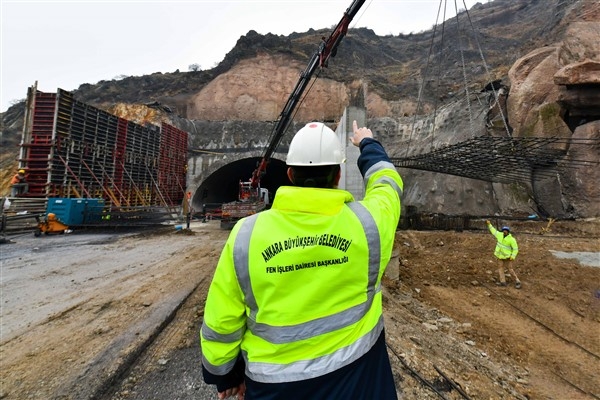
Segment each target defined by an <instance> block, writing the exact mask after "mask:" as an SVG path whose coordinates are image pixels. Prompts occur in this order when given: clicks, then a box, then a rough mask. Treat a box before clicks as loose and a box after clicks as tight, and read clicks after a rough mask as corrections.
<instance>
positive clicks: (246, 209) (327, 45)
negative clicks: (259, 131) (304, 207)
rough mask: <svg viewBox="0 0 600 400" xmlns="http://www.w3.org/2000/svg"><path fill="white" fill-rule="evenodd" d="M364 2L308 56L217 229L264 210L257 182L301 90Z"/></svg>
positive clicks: (264, 193) (331, 52)
mask: <svg viewBox="0 0 600 400" xmlns="http://www.w3.org/2000/svg"><path fill="white" fill-rule="evenodd" d="M364 2H365V0H354V1H353V2H352V4H351V5H350V7H348V9H347V10H346V12H345V13H344V16H343V17H342V19H341V20H340V22H339V23H338V24H337V26H336V28H335V29H334V30H333V32H332V33H331V34H330V35H329V37H328V38H325V37H323V41H322V42H321V43H320V45H319V48H318V49H317V50H316V51H315V53H314V54H313V56H312V57H311V59H310V61H309V62H308V65H307V67H306V69H305V70H304V71H303V72H302V74H301V75H300V78H299V79H298V82H297V83H296V86H295V87H294V90H293V91H292V93H291V94H290V96H289V97H288V99H287V102H286V103H285V106H284V107H283V110H282V111H281V114H280V115H279V118H278V120H277V123H276V124H275V127H274V128H273V131H272V133H271V137H270V140H269V144H268V146H267V148H266V149H265V151H264V153H263V156H262V158H261V160H260V162H259V163H258V166H257V168H256V169H255V170H254V172H253V173H252V176H251V178H250V180H248V181H241V182H240V183H239V194H238V200H237V201H233V202H229V203H225V204H223V206H222V216H221V228H223V229H231V228H233V226H234V225H235V223H236V222H237V221H238V220H239V219H241V218H244V217H247V216H249V215H252V214H255V213H257V212H260V211H262V210H264V209H266V208H267V207H268V205H269V192H268V190H267V189H265V188H261V187H260V180H261V178H262V177H263V176H264V175H265V174H266V171H267V166H268V164H269V161H270V160H271V157H272V156H273V153H274V152H275V150H276V149H277V147H278V146H279V143H280V142H281V139H282V138H283V136H284V134H285V132H286V130H287V128H288V126H289V124H290V122H291V121H292V115H293V113H294V110H295V109H296V106H297V105H298V103H299V102H300V100H301V98H302V95H303V93H304V91H305V89H306V88H307V87H308V84H309V83H310V80H311V78H312V76H313V75H314V73H315V72H316V71H317V70H318V69H319V68H327V65H328V62H329V59H330V57H335V55H336V54H337V48H338V46H339V44H340V43H341V41H342V39H343V38H344V36H346V33H347V32H348V26H349V25H350V22H351V21H352V19H353V18H354V17H355V16H356V14H357V13H358V10H360V8H361V7H362V5H363V4H364Z"/></svg>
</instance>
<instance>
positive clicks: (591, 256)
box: [550, 250, 600, 267]
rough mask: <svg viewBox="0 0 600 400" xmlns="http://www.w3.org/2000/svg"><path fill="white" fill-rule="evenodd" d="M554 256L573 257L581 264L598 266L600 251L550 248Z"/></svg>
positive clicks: (599, 263)
mask: <svg viewBox="0 0 600 400" xmlns="http://www.w3.org/2000/svg"><path fill="white" fill-rule="evenodd" d="M550 253H552V255H553V256H554V257H558V258H575V259H577V261H579V263H580V264H581V265H586V266H588V267H600V252H597V251H571V252H566V251H556V250H550Z"/></svg>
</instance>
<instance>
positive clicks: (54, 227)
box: [34, 213, 69, 237]
mask: <svg viewBox="0 0 600 400" xmlns="http://www.w3.org/2000/svg"><path fill="white" fill-rule="evenodd" d="M37 221H38V229H37V230H36V231H35V232H34V235H35V236H36V237H39V236H41V235H42V233H43V234H45V235H48V234H50V233H58V234H63V233H65V232H67V231H68V230H69V227H68V226H67V225H65V224H63V223H62V222H61V221H60V220H59V219H58V218H57V217H56V214H54V213H48V214H46V218H45V219H44V220H43V221H40V220H39V218H37Z"/></svg>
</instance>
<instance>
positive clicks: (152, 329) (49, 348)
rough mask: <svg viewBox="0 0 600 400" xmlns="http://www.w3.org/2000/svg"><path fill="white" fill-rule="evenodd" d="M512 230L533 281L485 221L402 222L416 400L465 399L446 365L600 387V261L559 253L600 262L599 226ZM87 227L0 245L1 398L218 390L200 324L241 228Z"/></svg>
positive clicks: (489, 387) (401, 329)
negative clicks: (508, 271) (201, 344)
mask: <svg viewBox="0 0 600 400" xmlns="http://www.w3.org/2000/svg"><path fill="white" fill-rule="evenodd" d="M512 225H513V229H514V231H515V236H516V237H517V239H518V241H519V245H520V255H519V257H518V258H517V263H516V271H517V273H518V274H519V277H520V279H521V281H522V282H523V287H522V289H520V290H518V289H516V288H514V286H512V285H511V286H508V287H497V286H496V285H495V284H494V281H495V279H496V277H497V272H496V264H495V262H494V258H493V256H492V253H493V248H494V244H495V243H494V238H493V237H492V236H491V235H489V233H487V231H485V230H484V229H483V227H484V224H483V221H481V223H480V228H481V229H479V230H474V231H464V232H453V231H445V232H443V231H435V232H433V231H431V232H428V231H399V232H398V234H397V240H396V248H397V255H398V257H397V258H395V259H394V267H396V266H397V267H398V272H397V276H395V275H396V273H395V272H394V271H395V270H394V269H392V268H390V271H392V274H391V275H392V276H390V277H389V278H387V279H386V280H385V282H384V294H385V297H384V301H385V303H384V307H385V318H386V332H387V342H388V347H389V349H390V351H389V353H390V359H391V360H392V363H393V365H394V372H395V376H396V381H397V384H398V388H399V393H402V395H403V398H404V399H434V398H442V397H441V396H444V398H447V399H460V398H465V397H464V396H461V394H460V393H459V390H457V389H456V388H452V387H451V385H450V384H449V383H448V381H446V380H444V379H442V378H441V375H440V372H441V373H443V374H445V375H446V376H447V377H448V378H450V380H451V381H452V382H453V383H454V384H455V385H456V387H458V388H459V389H460V390H461V391H462V392H463V393H464V394H465V395H466V396H467V397H469V398H471V399H557V400H558V399H560V400H562V399H593V398H599V397H600V378H599V375H598V371H600V356H599V355H600V268H598V266H596V267H594V266H586V265H582V264H581V263H580V262H579V261H578V259H576V258H559V257H557V256H555V255H554V254H557V255H559V256H563V257H564V256H565V255H566V256H569V255H574V253H575V252H596V254H595V255H594V256H593V257H592V258H591V259H588V260H587V261H588V262H589V261H591V262H592V263H593V262H596V263H600V259H599V257H600V256H599V255H598V252H599V251H600V222H599V221H598V220H594V221H560V222H556V223H554V224H552V225H551V226H550V228H549V229H545V228H546V227H547V226H548V225H547V223H546V222H535V221H526V222H515V223H513V224H512ZM86 235H90V234H89V233H86V232H82V233H78V232H74V233H73V234H72V235H61V236H43V237H41V238H35V239H34V238H33V236H32V235H31V237H29V236H27V237H19V238H15V239H14V243H10V244H5V245H0V256H1V259H2V282H1V285H2V321H1V327H2V338H1V343H0V346H1V347H0V357H1V365H0V366H1V368H0V374H1V388H0V398H1V399H19V400H20V399H83V398H98V399H123V400H124V399H138V400H144V399H163V400H165V399H175V398H177V399H192V398H195V399H198V398H214V392H213V391H212V388H206V387H205V386H204V385H202V383H201V382H200V374H199V366H198V363H199V359H198V356H199V354H198V351H197V346H198V344H197V334H198V327H199V325H200V323H201V320H202V312H203V301H204V297H205V295H206V290H207V288H208V285H209V284H210V279H211V277H212V272H213V269H214V266H215V264H216V262H217V258H218V255H219V253H220V249H221V247H222V245H223V243H224V241H225V239H226V236H227V232H226V231H222V230H220V229H219V225H218V222H216V221H212V222H209V223H207V224H202V223H200V222H194V223H192V226H191V229H190V230H189V231H188V230H182V231H177V230H175V229H173V227H168V228H162V229H156V230H151V231H145V232H141V233H139V232H138V233H137V234H133V235H123V234H121V233H108V234H106V235H104V234H102V235H99V236H93V235H92V236H86ZM553 251H554V252H563V253H566V254H563V253H554V254H553ZM509 279H510V278H509ZM509 282H510V283H512V281H511V280H509ZM180 305H181V306H180ZM142 349H143V351H142ZM438 371H440V372H438ZM417 376H419V377H420V378H422V379H424V380H425V381H427V383H423V381H421V380H419V379H420V378H418V377H417ZM428 384H430V385H431V386H432V388H430V387H428V386H427V385H428ZM434 389H435V390H437V391H438V392H439V393H440V394H439V395H438V394H436V393H435V392H434ZM165 393H170V394H165Z"/></svg>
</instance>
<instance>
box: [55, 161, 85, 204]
mask: <svg viewBox="0 0 600 400" xmlns="http://www.w3.org/2000/svg"><path fill="white" fill-rule="evenodd" d="M55 156H56V157H58V159H59V160H60V161H61V162H62V163H63V164H64V166H65V168H66V169H67V171H69V174H71V176H72V177H73V179H75V181H76V182H77V184H78V185H79V187H80V188H81V191H82V192H83V193H84V194H85V195H86V196H87V197H88V198H91V197H92V196H91V195H90V194H89V192H88V191H87V189H86V188H85V186H84V185H83V182H81V181H80V180H79V178H78V177H77V175H76V174H75V172H73V170H72V169H71V167H69V165H68V164H67V162H66V161H65V159H64V158H62V156H61V155H60V154H55ZM74 189H75V190H76V188H74Z"/></svg>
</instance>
